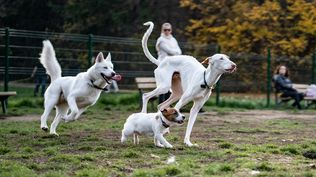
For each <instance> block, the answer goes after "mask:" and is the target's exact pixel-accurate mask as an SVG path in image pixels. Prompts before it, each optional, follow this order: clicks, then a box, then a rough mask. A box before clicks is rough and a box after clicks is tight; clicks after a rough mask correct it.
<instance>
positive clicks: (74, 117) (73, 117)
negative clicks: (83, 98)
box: [62, 108, 86, 122]
mask: <svg viewBox="0 0 316 177" xmlns="http://www.w3.org/2000/svg"><path fill="white" fill-rule="evenodd" d="M85 110H86V108H82V109H79V111H78V112H77V113H74V112H71V113H70V114H69V115H67V116H66V117H63V118H62V119H64V120H65V122H70V121H74V120H77V119H78V118H79V116H80V115H81V114H82V113H83V112H84V111H85Z"/></svg>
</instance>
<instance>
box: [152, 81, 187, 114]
mask: <svg viewBox="0 0 316 177" xmlns="http://www.w3.org/2000/svg"><path fill="white" fill-rule="evenodd" d="M171 89H172V93H171V95H170V97H169V98H168V99H167V100H166V101H164V102H163V103H161V104H159V105H158V110H163V109H166V108H168V107H169V106H170V105H171V104H172V103H174V102H176V101H177V100H179V98H180V97H181V95H182V94H183V91H182V87H181V80H180V77H179V76H175V75H174V77H173V78H172V86H171Z"/></svg>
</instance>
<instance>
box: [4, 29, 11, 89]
mask: <svg viewBox="0 0 316 177" xmlns="http://www.w3.org/2000/svg"><path fill="white" fill-rule="evenodd" d="M9 40H10V31H9V28H5V38H4V45H5V48H4V50H5V51H4V55H5V56H4V57H5V59H4V63H5V69H4V91H5V92H6V91H8V90H9V84H8V83H9V55H10V48H9V44H10V41H9Z"/></svg>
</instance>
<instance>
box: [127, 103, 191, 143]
mask: <svg viewBox="0 0 316 177" xmlns="http://www.w3.org/2000/svg"><path fill="white" fill-rule="evenodd" d="M184 119H185V117H184V116H183V115H182V114H180V113H179V111H177V110H176V109H174V108H167V109H164V110H163V111H161V112H160V111H158V113H148V114H146V113H134V114H132V115H130V116H129V117H128V118H127V120H126V122H125V124H124V129H123V130H122V138H121V142H122V143H124V142H125V141H126V140H127V137H128V136H130V135H132V134H133V135H134V144H139V138H138V135H141V134H147V135H154V143H155V145H156V146H158V147H167V148H172V147H173V146H172V145H171V144H170V143H169V142H168V141H167V140H166V139H165V138H164V137H163V135H164V134H165V133H166V132H168V130H169V126H171V125H173V124H175V123H177V124H183V122H184Z"/></svg>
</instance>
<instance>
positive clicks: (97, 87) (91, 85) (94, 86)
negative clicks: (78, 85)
mask: <svg viewBox="0 0 316 177" xmlns="http://www.w3.org/2000/svg"><path fill="white" fill-rule="evenodd" d="M90 81H91V83H88V85H89V86H90V87H93V88H95V89H99V90H103V91H108V89H107V88H106V87H104V88H101V87H99V86H97V85H94V84H93V80H90Z"/></svg>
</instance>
